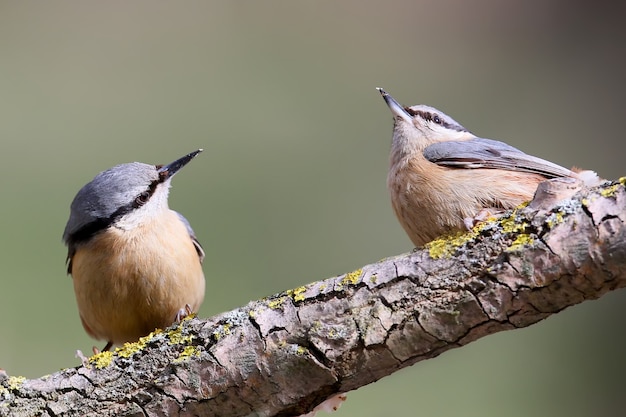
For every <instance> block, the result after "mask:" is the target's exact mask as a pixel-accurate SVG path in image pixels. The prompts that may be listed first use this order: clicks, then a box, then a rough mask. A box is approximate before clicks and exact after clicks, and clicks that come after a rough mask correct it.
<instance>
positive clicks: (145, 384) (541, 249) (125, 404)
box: [0, 180, 626, 416]
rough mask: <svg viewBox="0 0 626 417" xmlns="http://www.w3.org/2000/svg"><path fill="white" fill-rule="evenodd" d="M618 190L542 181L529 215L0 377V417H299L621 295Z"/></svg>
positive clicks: (622, 235) (623, 254)
mask: <svg viewBox="0 0 626 417" xmlns="http://www.w3.org/2000/svg"><path fill="white" fill-rule="evenodd" d="M625 184H626V181H624V180H622V181H621V182H616V183H613V184H607V185H604V186H603V187H601V188H598V189H594V190H591V191H589V190H582V191H580V192H579V193H578V194H576V195H575V196H574V197H573V198H568V199H566V200H565V201H561V202H560V203H557V202H555V200H559V199H560V198H562V196H561V195H560V194H559V193H554V192H553V191H554V190H553V189H552V188H551V187H553V184H549V186H548V187H547V188H544V189H543V191H542V193H540V194H541V195H540V196H539V198H536V199H535V200H534V201H533V203H531V205H530V206H528V207H526V208H524V209H519V210H517V211H515V212H514V213H512V214H510V215H509V216H507V217H504V218H501V219H499V220H498V221H492V222H487V223H484V224H483V225H480V226H479V227H477V228H476V229H475V230H474V231H473V232H470V233H467V234H465V235H462V236H457V237H455V238H450V239H442V240H438V241H435V242H434V243H432V244H430V245H429V246H428V247H427V248H425V249H421V250H416V251H414V252H411V253H408V254H404V255H400V256H397V257H393V258H389V259H385V260H382V261H380V262H377V263H374V264H371V265H367V266H365V267H363V268H362V269H359V270H356V271H354V272H351V273H348V274H345V275H341V276H338V277H334V278H331V279H327V280H324V281H319V282H314V283H312V284H309V285H306V286H303V287H300V288H296V289H293V290H290V291H286V292H283V293H281V294H277V295H274V296H272V297H268V298H265V299H262V300H259V301H254V302H251V303H249V304H248V305H246V306H244V307H241V308H239V309H236V310H233V311H230V312H227V313H224V314H221V315H219V316H216V317H213V318H210V319H207V320H199V319H190V320H184V321H183V323H181V324H180V325H177V326H174V327H172V328H170V329H167V330H165V331H163V332H159V333H155V334H152V335H150V336H148V337H146V338H144V339H142V340H141V341H140V342H138V343H134V344H129V345H127V346H125V347H124V348H122V349H118V350H117V351H116V352H115V353H114V354H112V355H107V354H101V355H99V356H96V357H94V358H92V359H91V361H90V363H88V364H86V365H85V366H80V367H77V368H71V369H65V370H62V371H60V372H57V373H55V374H53V375H50V376H47V377H42V378H40V379H34V380H21V379H19V378H15V377H8V376H6V375H0V415H3V416H4V415H44V416H46V415H50V416H52V415H60V414H64V415H89V414H91V415H99V416H112V415H131V416H134V415H137V416H141V415H169V416H176V415H181V416H192V415H203V416H247V415H259V416H274V415H281V416H286V415H297V414H302V413H306V412H308V411H310V410H311V409H312V408H313V407H314V406H315V405H317V404H319V403H320V402H322V401H323V400H325V399H327V398H328V397H330V396H332V395H334V394H336V393H339V392H347V391H350V390H354V389H357V388H359V387H361V386H363V385H366V384H369V383H371V382H374V381H376V380H378V379H380V378H382V377H384V376H386V375H389V374H391V373H393V372H395V371H397V370H399V369H401V368H404V367H406V366H410V365H412V364H414V363H415V362H418V361H420V360H423V359H428V358H432V357H434V356H437V355H439V354H441V353H442V352H444V351H446V350H448V349H451V348H455V347H460V346H463V345H465V344H467V343H469V342H472V341H474V340H476V339H478V338H481V337H483V336H486V335H489V334H492V333H495V332H498V331H502V330H511V329H516V328H521V327H525V326H528V325H531V324H533V323H536V322H538V321H540V320H542V319H544V318H546V317H548V316H549V315H551V314H554V313H557V312H559V311H561V310H563V309H564V308H566V307H569V306H571V305H574V304H577V303H580V302H582V301H585V300H590V299H596V298H598V297H600V296H602V295H603V294H605V293H606V292H608V291H611V290H614V289H617V288H621V287H624V286H625V285H626V263H625V260H626V228H625V227H624V222H625V221H626V210H625V208H626V190H625V187H624V185H625ZM566 188H567V186H566ZM557 189H560V188H559V187H557ZM573 191H576V190H573Z"/></svg>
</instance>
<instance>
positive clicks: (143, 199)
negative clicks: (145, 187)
mask: <svg viewBox="0 0 626 417" xmlns="http://www.w3.org/2000/svg"><path fill="white" fill-rule="evenodd" d="M149 199H150V192H148V191H144V192H143V193H141V194H139V195H138V196H137V197H136V198H135V204H136V205H137V207H141V206H143V205H144V204H146V203H147V202H148V200H149Z"/></svg>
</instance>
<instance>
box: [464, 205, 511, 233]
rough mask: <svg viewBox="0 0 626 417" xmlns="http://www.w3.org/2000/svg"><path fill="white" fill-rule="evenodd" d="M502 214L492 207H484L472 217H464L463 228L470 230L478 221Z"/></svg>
mask: <svg viewBox="0 0 626 417" xmlns="http://www.w3.org/2000/svg"><path fill="white" fill-rule="evenodd" d="M500 214H502V212H501V211H497V210H495V209H493V208H484V209H482V210H480V211H479V212H478V213H476V215H475V216H474V217H466V218H464V219H463V224H464V225H465V228H466V229H467V230H468V231H469V230H472V229H473V228H474V227H475V226H476V225H477V224H478V223H481V222H484V221H486V220H488V219H489V218H491V217H495V216H498V215H500Z"/></svg>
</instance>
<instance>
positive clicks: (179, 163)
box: [157, 149, 202, 181]
mask: <svg viewBox="0 0 626 417" xmlns="http://www.w3.org/2000/svg"><path fill="white" fill-rule="evenodd" d="M200 152H202V149H198V150H197V151H193V152H191V153H189V154H187V155H185V156H183V157H182V158H180V159H177V160H175V161H174V162H172V163H171V164H167V165H163V166H161V167H157V172H158V173H159V177H160V178H161V181H165V180H167V179H169V178H172V177H173V176H174V174H176V173H177V172H178V171H180V169H181V168H182V167H184V166H185V165H187V164H188V163H189V161H191V160H192V159H193V158H194V157H195V156H196V155H198V154H199V153H200Z"/></svg>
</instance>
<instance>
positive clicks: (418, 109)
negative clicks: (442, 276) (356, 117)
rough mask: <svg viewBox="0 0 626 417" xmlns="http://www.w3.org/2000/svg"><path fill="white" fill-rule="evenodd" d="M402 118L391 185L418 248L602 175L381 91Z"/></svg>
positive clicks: (396, 121)
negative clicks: (566, 183) (542, 188)
mask: <svg viewBox="0 0 626 417" xmlns="http://www.w3.org/2000/svg"><path fill="white" fill-rule="evenodd" d="M377 90H378V91H379V92H380V94H381V95H382V96H383V98H384V99H385V102H386V103H387V106H389V109H390V110H391V113H392V114H393V118H394V128H393V140H392V143H391V154H390V167H389V174H388V177H387V186H388V188H389V191H390V192H391V203H392V206H393V210H394V212H395V214H396V216H397V217H398V220H399V221H400V224H401V225H402V227H403V228H404V230H405V231H406V233H407V234H408V236H409V238H410V239H411V241H412V242H413V244H414V245H416V246H418V247H419V246H422V245H424V244H425V243H428V242H430V241H432V240H434V239H435V238H437V237H440V236H442V235H445V234H450V233H454V232H458V231H463V230H467V229H468V228H471V226H472V224H473V220H474V219H480V218H481V216H482V215H484V213H493V214H495V213H498V212H501V211H504V210H508V209H513V208H515V207H517V206H518V205H520V204H521V203H523V202H525V201H529V200H531V199H532V198H533V195H534V193H535V191H536V190H537V186H538V185H539V183H541V182H542V181H545V180H547V179H550V178H560V177H569V178H575V179H579V180H581V181H583V182H584V183H585V184H587V185H597V184H599V183H600V182H601V180H600V179H599V178H598V176H597V175H596V173H595V172H593V171H580V172H575V171H572V170H569V169H567V168H563V167H561V166H559V165H556V164H554V163H552V162H549V161H546V160H543V159H540V158H537V157H534V156H531V155H527V154H525V153H524V152H522V151H520V150H518V149H516V148H514V147H512V146H509V145H507V144H506V143H503V142H499V141H496V140H491V139H483V138H479V137H477V136H475V135H474V134H472V133H471V132H470V131H468V130H467V129H465V128H464V127H463V126H461V125H460V124H459V123H457V122H456V121H454V120H453V119H452V118H451V117H449V116H447V115H446V114H444V113H442V112H440V111H439V110H437V109H435V108H433V107H430V106H425V105H417V106H410V107H403V106H401V105H400V104H399V103H398V102H397V101H396V100H394V98H393V97H391V96H390V95H389V94H388V93H387V92H385V91H384V90H383V89H382V88H377Z"/></svg>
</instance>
